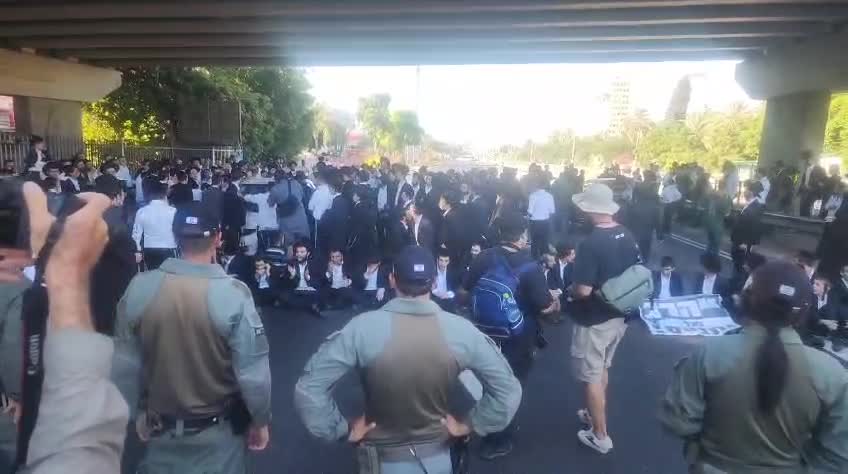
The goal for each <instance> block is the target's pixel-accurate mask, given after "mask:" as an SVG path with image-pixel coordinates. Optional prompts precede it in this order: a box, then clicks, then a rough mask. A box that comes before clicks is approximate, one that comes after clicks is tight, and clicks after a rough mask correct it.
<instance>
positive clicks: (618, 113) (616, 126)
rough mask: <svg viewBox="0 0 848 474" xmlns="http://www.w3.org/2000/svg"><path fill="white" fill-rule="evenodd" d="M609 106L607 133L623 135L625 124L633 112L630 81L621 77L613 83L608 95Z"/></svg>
mask: <svg viewBox="0 0 848 474" xmlns="http://www.w3.org/2000/svg"><path fill="white" fill-rule="evenodd" d="M607 106H608V107H609V124H608V126H607V131H608V132H609V133H610V134H611V135H621V133H622V132H623V130H624V122H625V120H626V119H627V117H628V116H629V115H630V112H631V110H630V81H628V80H626V79H623V78H621V77H617V78H615V79H614V80H613V81H612V84H611V85H610V91H609V94H608V95H607Z"/></svg>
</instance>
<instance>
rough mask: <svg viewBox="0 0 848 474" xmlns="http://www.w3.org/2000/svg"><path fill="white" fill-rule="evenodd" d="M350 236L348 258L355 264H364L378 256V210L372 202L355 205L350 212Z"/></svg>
mask: <svg viewBox="0 0 848 474" xmlns="http://www.w3.org/2000/svg"><path fill="white" fill-rule="evenodd" d="M350 212H351V213H350V235H349V236H348V244H349V245H348V258H349V260H351V262H353V263H360V264H364V263H365V260H366V259H367V258H368V257H370V256H372V255H377V253H378V251H379V248H378V246H377V208H376V207H374V206H373V205H372V204H371V203H370V202H360V203H359V204H354V205H353V207H352V208H351V211H350Z"/></svg>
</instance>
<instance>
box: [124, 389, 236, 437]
mask: <svg viewBox="0 0 848 474" xmlns="http://www.w3.org/2000/svg"><path fill="white" fill-rule="evenodd" d="M143 421H144V426H142V427H139V429H144V430H146V431H147V433H148V434H149V436H150V437H156V436H160V435H162V434H164V433H175V434H176V435H177V436H191V435H195V434H198V433H200V432H202V431H204V430H207V429H209V428H211V427H213V426H216V425H219V424H221V423H224V422H228V423H229V424H230V426H231V428H232V430H233V433H234V434H236V435H242V434H244V433H245V432H247V428H248V427H249V426H250V423H251V421H252V418H251V416H250V412H249V411H248V410H247V406H246V405H245V404H244V401H243V400H242V399H241V398H237V399H235V400H233V401H232V402H230V403H228V404H227V406H226V408H225V409H224V410H222V411H221V412H220V413H217V414H215V415H210V416H204V417H197V418H180V417H176V416H171V415H164V414H161V413H156V412H155V411H152V410H147V411H146V412H145V413H144V420H143Z"/></svg>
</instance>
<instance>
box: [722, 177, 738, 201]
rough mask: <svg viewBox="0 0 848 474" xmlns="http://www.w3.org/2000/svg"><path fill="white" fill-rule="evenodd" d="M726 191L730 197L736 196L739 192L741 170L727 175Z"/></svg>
mask: <svg viewBox="0 0 848 474" xmlns="http://www.w3.org/2000/svg"><path fill="white" fill-rule="evenodd" d="M724 192H725V194H727V196H729V197H734V196H736V193H738V192H739V172H737V171H736V170H733V171H731V172H730V174H728V175H727V176H725V181H724Z"/></svg>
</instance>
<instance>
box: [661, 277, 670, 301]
mask: <svg viewBox="0 0 848 474" xmlns="http://www.w3.org/2000/svg"><path fill="white" fill-rule="evenodd" d="M659 298H661V299H662V298H671V277H670V276H665V275H660V294H659Z"/></svg>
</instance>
